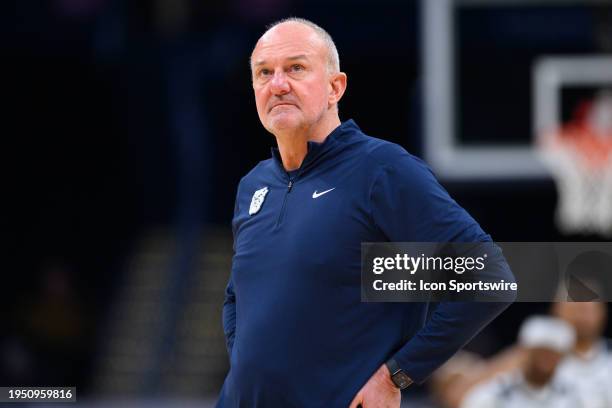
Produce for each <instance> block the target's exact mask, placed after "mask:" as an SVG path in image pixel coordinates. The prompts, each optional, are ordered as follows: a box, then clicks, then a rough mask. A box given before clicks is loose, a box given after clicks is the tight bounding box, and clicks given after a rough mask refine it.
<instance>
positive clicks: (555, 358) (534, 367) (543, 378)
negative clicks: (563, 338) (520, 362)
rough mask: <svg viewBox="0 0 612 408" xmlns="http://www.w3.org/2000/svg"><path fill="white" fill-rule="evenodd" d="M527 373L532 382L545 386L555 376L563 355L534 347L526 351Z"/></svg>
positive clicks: (544, 348)
mask: <svg viewBox="0 0 612 408" xmlns="http://www.w3.org/2000/svg"><path fill="white" fill-rule="evenodd" d="M527 356H528V357H527V367H526V369H527V371H528V372H529V374H530V375H529V377H530V378H531V380H532V381H535V382H536V383H537V384H539V385H544V384H547V383H548V382H549V381H550V380H551V379H552V377H553V375H554V374H555V370H556V369H557V366H558V365H559V363H560V362H561V359H562V358H563V354H561V353H559V352H558V351H555V350H551V349H548V348H546V347H535V348H532V349H529V350H528V351H527Z"/></svg>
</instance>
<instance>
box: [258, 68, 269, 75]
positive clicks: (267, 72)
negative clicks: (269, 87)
mask: <svg viewBox="0 0 612 408" xmlns="http://www.w3.org/2000/svg"><path fill="white" fill-rule="evenodd" d="M259 75H260V76H268V75H270V70H269V69H267V68H264V69H262V70H261V71H259Z"/></svg>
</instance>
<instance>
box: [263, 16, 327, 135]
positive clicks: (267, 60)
mask: <svg viewBox="0 0 612 408" xmlns="http://www.w3.org/2000/svg"><path fill="white" fill-rule="evenodd" d="M251 61H252V62H251V64H252V65H251V70H252V75H253V89H254V91H255V102H256V105H257V113H258V114H259V119H260V120H261V123H262V124H263V126H264V127H265V128H266V129H267V130H268V131H269V132H271V133H273V134H277V133H278V132H282V131H286V130H298V129H308V128H310V127H311V126H312V125H313V124H315V123H317V122H318V121H319V120H321V118H322V117H323V115H324V114H325V112H326V111H327V110H328V109H329V107H330V92H331V89H332V87H331V83H330V74H329V70H328V50H327V48H326V46H325V44H324V42H323V41H322V40H321V39H320V38H319V37H318V36H317V35H316V33H315V32H314V31H313V30H312V29H311V28H310V27H307V26H304V25H301V24H296V23H285V24H280V25H278V26H276V27H274V28H273V29H272V30H270V31H268V32H267V33H266V34H264V36H263V37H262V38H261V39H260V40H259V42H258V43H257V45H256V47H255V50H254V51H253V55H252V58H251Z"/></svg>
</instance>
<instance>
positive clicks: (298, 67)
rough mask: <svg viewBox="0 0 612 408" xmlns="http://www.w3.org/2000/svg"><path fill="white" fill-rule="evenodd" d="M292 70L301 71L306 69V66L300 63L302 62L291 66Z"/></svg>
mask: <svg viewBox="0 0 612 408" xmlns="http://www.w3.org/2000/svg"><path fill="white" fill-rule="evenodd" d="M291 70H292V71H297V72H299V71H303V70H304V66H303V65H300V64H293V65H292V66H291Z"/></svg>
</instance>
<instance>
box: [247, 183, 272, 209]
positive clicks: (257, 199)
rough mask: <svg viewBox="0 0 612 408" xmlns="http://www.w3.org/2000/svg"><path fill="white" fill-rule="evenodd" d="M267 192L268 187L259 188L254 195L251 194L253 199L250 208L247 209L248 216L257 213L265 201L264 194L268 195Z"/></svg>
mask: <svg viewBox="0 0 612 408" xmlns="http://www.w3.org/2000/svg"><path fill="white" fill-rule="evenodd" d="M268 191H269V190H268V187H264V188H260V189H259V190H257V191H256V192H255V194H253V198H252V199H251V206H250V207H249V215H254V214H257V213H258V212H259V210H260V209H261V206H262V205H263V202H264V200H265V199H266V194H268Z"/></svg>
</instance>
